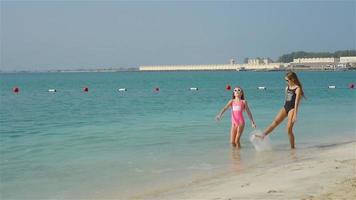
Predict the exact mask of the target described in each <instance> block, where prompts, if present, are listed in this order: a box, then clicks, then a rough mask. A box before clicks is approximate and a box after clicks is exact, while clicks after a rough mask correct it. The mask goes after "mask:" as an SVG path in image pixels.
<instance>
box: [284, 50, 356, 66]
mask: <svg viewBox="0 0 356 200" xmlns="http://www.w3.org/2000/svg"><path fill="white" fill-rule="evenodd" d="M341 56H356V50H342V51H335V52H334V53H330V52H305V51H297V52H292V53H290V54H284V55H282V56H280V57H279V58H278V62H284V63H289V62H292V61H293V59H294V58H326V57H334V58H339V57H341Z"/></svg>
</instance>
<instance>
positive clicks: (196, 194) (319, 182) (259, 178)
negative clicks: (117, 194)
mask: <svg viewBox="0 0 356 200" xmlns="http://www.w3.org/2000/svg"><path fill="white" fill-rule="evenodd" d="M355 150H356V142H350V143H343V144H339V145H335V146H334V145H329V146H328V145H325V146H321V147H320V148H316V149H314V148H313V149H310V151H309V150H307V151H305V152H303V153H302V154H299V153H298V150H296V151H292V150H290V151H291V153H292V154H294V153H295V160H294V161H292V162H289V163H287V164H282V165H279V166H275V167H271V168H270V167H263V166H261V168H260V167H257V168H256V169H253V170H246V172H242V173H236V174H232V175H230V176H228V177H226V176H223V177H219V178H215V179H210V180H206V181H201V182H198V183H191V184H189V185H186V186H184V187H181V188H179V189H174V190H171V191H166V192H158V193H155V194H147V195H145V196H140V197H136V198H137V199H214V200H218V199H305V200H306V199H309V200H314V199H320V200H321V199H356V151H355Z"/></svg>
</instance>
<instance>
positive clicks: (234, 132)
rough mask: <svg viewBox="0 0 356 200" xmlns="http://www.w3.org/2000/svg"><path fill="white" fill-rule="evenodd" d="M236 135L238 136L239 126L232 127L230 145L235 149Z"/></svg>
mask: <svg viewBox="0 0 356 200" xmlns="http://www.w3.org/2000/svg"><path fill="white" fill-rule="evenodd" d="M236 134H237V126H235V125H232V126H231V131H230V143H231V145H232V146H234V147H235V146H236V143H235V138H236Z"/></svg>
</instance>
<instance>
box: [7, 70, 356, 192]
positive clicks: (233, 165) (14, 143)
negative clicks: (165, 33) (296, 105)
mask: <svg viewBox="0 0 356 200" xmlns="http://www.w3.org/2000/svg"><path fill="white" fill-rule="evenodd" d="M298 75H299V78H300V80H301V82H302V83H303V86H304V90H305V94H306V96H307V99H303V101H302V104H301V108H300V112H299V115H298V121H297V124H296V125H295V129H294V130H295V135H296V145H297V148H299V149H307V148H311V147H317V146H320V145H326V144H334V143H338V142H341V141H350V140H355V134H356V127H355V121H356V115H355V114H356V110H355V109H356V101H355V93H356V92H355V91H356V90H351V89H348V88H347V86H348V84H349V83H351V82H356V80H355V77H356V76H355V75H356V73H355V72H352V71H348V72H300V73H298ZM227 84H230V85H232V86H235V85H239V86H241V87H242V88H243V89H244V91H245V95H246V99H247V100H248V102H249V106H250V108H251V111H252V114H253V116H254V119H255V121H256V124H257V126H258V128H259V129H264V128H265V127H266V126H267V125H268V124H269V123H270V122H271V121H272V120H273V118H274V117H275V115H276V114H277V113H278V110H279V109H280V108H281V107H282V105H283V101H284V87H285V81H284V73H283V72H157V73H152V72H150V73H148V72H120V73H33V74H32V73H29V74H26V73H25V74H0V98H1V99H0V114H1V115H0V137H1V138H0V139H1V140H0V141H1V143H0V153H1V160H0V161H1V165H0V178H1V179H0V181H1V184H0V189H1V190H0V194H1V197H2V198H4V199H24V198H25V199H49V198H50V199H68V198H73V199H78V198H95V197H111V196H119V197H122V198H125V197H130V196H133V195H137V194H139V193H144V192H150V191H157V190H164V189H165V188H170V187H175V186H177V185H178V186H179V185H181V184H185V183H191V182H194V181H197V180H204V179H206V178H210V177H214V176H216V175H217V174H221V173H222V174H224V173H228V172H236V171H238V172H239V173H243V172H244V170H243V169H246V168H251V167H257V166H258V165H259V163H260V162H267V161H265V160H264V159H260V157H261V155H263V156H265V157H266V159H267V160H268V156H266V155H267V154H256V152H255V150H254V148H253V146H252V144H251V143H250V142H249V138H248V137H249V133H250V132H251V131H252V128H251V126H250V122H249V120H248V117H247V115H245V118H246V122H247V123H246V128H245V131H244V135H243V137H242V146H243V149H242V150H241V151H236V150H234V149H231V147H230V145H229V130H230V123H231V122H230V116H229V112H226V113H225V115H224V116H223V119H222V121H221V122H219V123H217V122H215V121H214V117H215V115H216V114H217V113H218V111H219V110H220V109H221V108H222V107H223V106H224V105H225V104H226V102H227V101H228V100H229V99H230V98H231V91H226V90H225V86H226V85H227ZM328 85H336V87H337V88H336V89H328ZM14 86H18V87H19V88H20V92H19V93H18V94H14V93H13V92H12V91H11V89H12V88H13V87H14ZM258 86H265V87H267V90H257V87H258ZM83 87H88V88H89V92H88V93H84V92H82V88H83ZM156 87H159V88H160V91H159V92H158V93H157V92H154V88H156ZM190 87H198V88H199V90H198V91H190V90H189V88H190ZM50 88H55V89H57V92H56V93H49V92H48V89H50ZM118 88H127V90H128V91H127V92H121V93H120V92H118ZM270 138H271V142H272V144H273V149H274V150H273V151H272V152H273V153H272V154H273V155H276V156H277V157H278V158H279V157H280V156H284V154H288V153H286V152H289V142H288V137H287V134H286V131H285V122H284V123H283V124H282V125H281V126H280V127H278V128H277V129H276V130H275V131H274V132H273V134H272V135H271V137H270ZM268 154H270V153H268ZM257 155H259V157H256V156H257ZM277 160H278V159H272V160H270V161H268V162H269V163H271V165H273V164H275V163H276V162H277Z"/></svg>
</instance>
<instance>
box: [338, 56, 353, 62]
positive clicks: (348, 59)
mask: <svg viewBox="0 0 356 200" xmlns="http://www.w3.org/2000/svg"><path fill="white" fill-rule="evenodd" d="M340 63H356V56H348V57H340Z"/></svg>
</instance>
